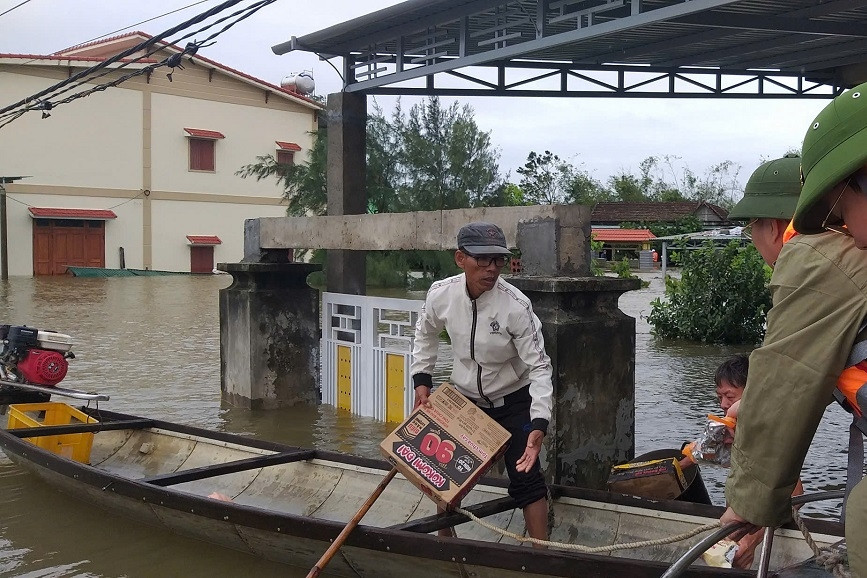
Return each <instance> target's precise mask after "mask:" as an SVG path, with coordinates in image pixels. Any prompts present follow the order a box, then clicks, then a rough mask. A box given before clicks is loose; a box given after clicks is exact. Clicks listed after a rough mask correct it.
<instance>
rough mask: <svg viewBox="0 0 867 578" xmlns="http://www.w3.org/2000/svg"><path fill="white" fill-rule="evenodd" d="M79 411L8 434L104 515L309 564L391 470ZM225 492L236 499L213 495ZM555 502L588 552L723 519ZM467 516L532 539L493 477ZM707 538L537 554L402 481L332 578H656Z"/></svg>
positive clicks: (591, 494) (682, 510)
mask: <svg viewBox="0 0 867 578" xmlns="http://www.w3.org/2000/svg"><path fill="white" fill-rule="evenodd" d="M13 407H14V406H13ZM67 407H68V406H67ZM80 411H82V412H85V413H86V414H87V415H89V416H92V417H94V418H96V419H98V420H99V421H98V423H77V424H72V425H44V424H37V425H38V427H36V426H35V425H34V426H32V427H14V428H12V429H9V428H8V427H7V428H3V429H0V447H2V449H3V451H4V452H5V453H6V454H7V455H8V456H9V458H10V459H11V460H13V461H14V462H16V463H18V464H20V466H22V467H25V468H27V469H29V470H31V471H32V472H34V473H35V474H36V475H37V476H39V477H40V478H42V479H43V480H44V481H45V482H47V483H48V484H51V485H53V486H55V487H56V488H58V489H59V490H61V491H63V492H66V493H68V494H70V495H73V496H75V497H77V498H80V499H83V500H86V501H89V502H91V503H92V504H94V505H96V506H98V507H101V508H106V509H110V510H113V511H115V512H118V513H121V514H124V515H127V516H129V517H132V518H135V519H137V520H139V521H141V522H145V523H148V524H152V525H155V526H158V527H161V528H163V529H165V530H169V531H171V532H175V533H177V534H181V535H185V536H190V537H194V538H199V539H202V540H206V541H208V542H212V543H215V544H218V545H221V546H224V547H227V548H233V549H235V550H239V551H242V552H246V553H248V554H252V555H254V556H258V557H262V558H266V559H269V560H274V561H277V562H282V563H285V564H289V565H292V566H296V567H300V568H304V569H309V568H310V567H312V566H313V564H315V563H316V561H317V560H318V559H319V556H320V555H321V554H322V553H323V552H324V551H325V549H326V548H327V547H328V545H329V541H330V540H333V539H334V537H335V536H337V534H338V533H339V532H340V530H341V529H343V527H344V525H345V523H346V521H347V520H348V519H349V518H351V517H352V515H353V514H354V513H355V512H356V511H357V510H358V508H359V506H360V505H361V504H362V503H363V502H364V501H365V499H366V498H367V497H368V496H369V495H370V494H371V492H372V491H373V490H374V488H375V487H376V486H377V484H378V483H379V482H380V481H381V480H382V478H383V476H384V475H385V474H386V473H387V472H388V471H389V469H390V466H389V464H388V463H387V462H384V461H377V460H370V459H364V458H359V457H353V456H348V455H344V454H339V453H336V452H329V451H321V450H311V449H304V448H299V447H292V446H286V445H282V444H276V443H271V442H267V441H261V440H255V439H250V438H247V437H242V436H237V435H232V434H227V433H221V432H214V431H209V430H203V429H199V428H194V427H188V426H183V425H178V424H173V423H169V422H165V421H160V420H156V419H148V418H141V417H136V416H129V415H124V414H120V413H114V412H107V411H97V410H93V409H86V408H81V409H80ZM10 421H11V419H10ZM84 421H87V419H85V420H84ZM13 425H16V426H17V425H20V423H18V422H14V423H13ZM91 432H93V433H94V435H93V436H88V437H89V442H88V443H92V448H91V449H90V451H89V456H85V457H84V458H82V457H81V456H80V455H79V456H77V457H79V459H82V460H83V461H82V462H79V461H76V460H75V459H72V458H71V457H65V456H64V455H60V454H58V453H54V452H52V451H48V450H47V449H43V448H41V447H38V446H37V445H35V442H38V441H39V440H40V439H43V440H58V439H61V438H60V437H59V436H65V435H74V434H76V435H77V434H89V433H91ZM43 445H50V444H43ZM76 449H77V450H80V449H81V448H76ZM61 453H66V452H61ZM70 455H71V452H70ZM73 457H75V456H73ZM83 462H88V463H83ZM215 492H216V493H219V494H223V495H225V496H228V497H229V498H231V501H223V500H220V499H214V498H210V497H208V496H209V495H211V494H214V493H215ZM552 495H553V502H552V503H553V513H554V522H553V528H552V531H551V539H552V540H554V541H558V542H564V543H577V544H584V545H586V546H607V545H612V544H621V543H631V542H635V541H639V540H647V539H651V538H663V537H666V536H670V535H676V534H680V533H683V532H685V531H687V530H689V529H691V528H694V527H696V526H699V525H703V524H706V523H709V522H712V521H714V520H716V519H717V518H718V517H719V515H720V514H721V509H720V508H717V507H713V506H706V505H700V504H691V503H686V502H677V501H653V500H647V499H641V498H637V497H634V496H627V495H621V494H614V493H609V492H603V491H598V490H588V489H580V488H571V487H563V486H553V487H552ZM464 507H465V508H467V509H468V510H470V511H472V512H473V513H475V514H476V515H477V516H479V517H481V518H483V519H485V520H486V521H488V522H491V523H493V524H495V525H496V526H499V527H501V528H505V529H507V530H508V531H510V532H513V533H517V534H521V533H523V517H522V515H521V511H520V510H516V509H515V508H514V504H513V502H512V500H511V498H509V497H508V495H507V494H506V490H505V483H504V482H503V481H502V480H495V479H488V478H486V479H484V480H483V481H482V483H480V484H478V485H477V486H476V487H475V488H474V489H473V491H471V492H470V494H469V495H468V496H467V498H466V499H465V500H464ZM811 522H812V524H811V529H812V531H813V532H814V533H813V537H814V539H816V540H817V541H818V542H819V543H820V544H827V543H832V542H835V541H837V540H838V539H839V536H840V535H841V528H840V527H839V524H835V523H830V522H822V521H815V520H814V521H811ZM46 523H48V522H46ZM447 527H454V528H455V530H456V534H457V537H455V538H449V537H438V536H437V530H438V529H441V528H447ZM46 531H50V528H46ZM700 539H701V536H697V537H695V538H691V539H689V540H686V541H683V542H679V543H676V544H666V545H658V546H653V547H649V548H643V549H632V550H622V551H617V552H614V553H609V554H584V553H579V552H576V551H570V550H562V549H554V548H552V549H549V550H534V549H531V548H530V547H529V546H528V545H522V544H521V543H519V542H517V541H515V540H513V539H510V538H505V537H503V536H502V535H500V534H498V533H495V532H493V531H491V530H489V529H486V528H484V527H482V526H480V525H478V524H477V523H475V522H472V521H468V520H467V518H466V517H465V516H463V515H461V514H457V513H452V514H448V515H439V516H438V515H437V514H436V508H435V506H434V503H433V502H432V501H431V500H429V499H428V498H427V497H425V496H424V495H422V493H421V492H420V491H419V490H418V489H417V488H415V487H414V486H413V485H412V484H411V483H410V482H408V481H407V480H405V479H403V478H401V477H399V476H398V477H397V478H396V479H395V480H394V481H392V482H391V484H390V485H389V486H388V487H387V488H386V490H385V492H384V494H383V495H382V496H381V497H380V498H379V500H378V501H377V502H376V503H375V504H374V506H373V508H372V509H371V510H370V511H369V512H368V513H367V515H366V516H365V517H364V519H363V520H362V525H360V526H359V527H358V528H356V530H355V531H354V532H353V533H352V534H351V535H350V537H349V539H348V541H347V543H346V544H345V545H344V547H343V548H342V549H341V551H340V553H339V554H338V556H336V557H335V558H334V559H333V560H332V561H331V563H330V564H329V566H328V567H327V573H328V574H330V575H339V576H377V577H379V578H388V577H392V576H393V577H404V576H407V575H409V574H410V573H413V574H415V575H417V576H425V577H434V576H454V577H458V578H460V577H468V576H474V577H480V578H485V577H497V578H509V577H518V576H521V577H528V576H530V577H532V576H536V577H541V576H583V577H596V576H598V577H611V576H636V577H645V576H646V577H650V576H660V575H661V574H662V573H663V572H664V571H665V570H666V569H667V568H668V567H669V566H671V564H672V563H673V562H674V561H675V560H677V559H678V558H679V557H680V556H681V555H682V554H683V553H684V552H686V551H687V549H688V548H689V547H690V546H691V545H692V544H695V543H696V542H697V541H698V540H700ZM810 555H811V552H810V549H809V548H808V547H807V545H806V543H805V542H804V539H803V537H802V536H801V534H800V532H799V531H797V530H796V529H788V528H784V529H781V530H779V531H778V533H777V536H776V537H775V539H774V548H773V558H772V561H771V567H772V568H780V567H782V566H786V565H789V564H792V563H796V562H798V561H801V560H804V559H806V558H808V557H809V556H810ZM701 564H702V562H697V563H696V564H694V565H693V566H690V567H689V569H688V570H687V571H686V573H685V574H683V575H685V576H710V575H731V576H740V575H742V576H748V575H754V574H753V573H748V572H744V571H739V570H721V569H718V568H709V567H703V566H701Z"/></svg>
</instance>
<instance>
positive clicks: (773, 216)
mask: <svg viewBox="0 0 867 578" xmlns="http://www.w3.org/2000/svg"><path fill="white" fill-rule="evenodd" d="M800 167H801V157H799V156H798V155H795V154H789V155H786V156H784V157H783V158H781V159H775V160H772V161H768V162H766V163H763V164H762V165H761V166H760V167H759V168H757V169H756V170H755V171H753V174H752V175H751V176H750V180H749V181H747V186H746V187H745V188H744V197H743V198H742V199H741V200H740V201H738V204H736V205H735V206H734V207H732V210H731V211H730V212H729V219H732V220H735V221H737V220H744V221H748V223H747V225H746V226H745V227H744V233H745V234H746V235H747V236H748V237H749V238H750V239H751V240H752V241H753V244H754V245H755V246H756V249H758V251H759V253H761V255H762V258H763V259H764V260H765V263H767V264H768V265H770V266H771V267H773V266H774V263H776V261H777V257H778V256H779V255H780V249H782V248H783V243H785V242H786V241H787V240H788V239H789V238H791V236H792V233H793V231H791V230H790V229H789V222H790V221H791V220H792V215H794V214H795V205H797V204H798V195H799V194H800V193H801V179H800ZM787 231H788V233H787Z"/></svg>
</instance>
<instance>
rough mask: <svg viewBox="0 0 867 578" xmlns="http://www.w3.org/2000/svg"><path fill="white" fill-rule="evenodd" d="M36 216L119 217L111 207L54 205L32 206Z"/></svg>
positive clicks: (31, 209) (64, 217) (50, 217)
mask: <svg viewBox="0 0 867 578" xmlns="http://www.w3.org/2000/svg"><path fill="white" fill-rule="evenodd" d="M30 214H31V215H33V216H34V217H41V218H47V219H117V215H116V214H115V212H114V211H111V210H109V209H57V208H53V207H30Z"/></svg>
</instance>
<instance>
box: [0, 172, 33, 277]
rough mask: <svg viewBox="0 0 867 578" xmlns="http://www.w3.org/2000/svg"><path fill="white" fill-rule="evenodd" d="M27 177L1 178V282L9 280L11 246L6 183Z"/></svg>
mask: <svg viewBox="0 0 867 578" xmlns="http://www.w3.org/2000/svg"><path fill="white" fill-rule="evenodd" d="M26 178H27V177H0V281H8V280H9V245H8V244H7V239H8V233H7V230H8V226H7V221H6V183H14V182H15V181H20V180H21V179H26Z"/></svg>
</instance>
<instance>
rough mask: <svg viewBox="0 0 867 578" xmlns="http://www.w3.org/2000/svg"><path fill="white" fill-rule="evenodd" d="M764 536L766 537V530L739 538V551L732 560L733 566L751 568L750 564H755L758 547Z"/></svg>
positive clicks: (744, 568)
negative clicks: (754, 559)
mask: <svg viewBox="0 0 867 578" xmlns="http://www.w3.org/2000/svg"><path fill="white" fill-rule="evenodd" d="M762 538H764V532H756V533H755V534H748V535H746V536H744V537H743V538H741V539H740V540H738V551H737V553H736V554H735V557H734V560H732V567H734V568H741V569H743V570H749V569H750V566H752V565H753V558H754V557H755V553H756V547H757V546H758V545H759V544H761V543H762Z"/></svg>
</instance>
